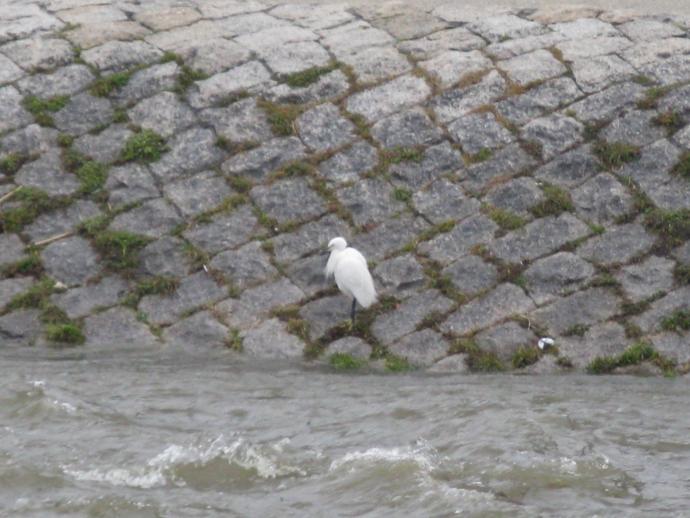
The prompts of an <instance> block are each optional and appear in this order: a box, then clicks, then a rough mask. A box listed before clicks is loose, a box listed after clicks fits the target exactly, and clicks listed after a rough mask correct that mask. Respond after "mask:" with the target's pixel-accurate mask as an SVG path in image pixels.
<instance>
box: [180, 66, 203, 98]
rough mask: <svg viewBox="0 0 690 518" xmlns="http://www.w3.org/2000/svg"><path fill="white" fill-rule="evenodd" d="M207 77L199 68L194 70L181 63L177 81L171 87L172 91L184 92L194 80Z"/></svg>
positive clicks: (201, 79)
mask: <svg viewBox="0 0 690 518" xmlns="http://www.w3.org/2000/svg"><path fill="white" fill-rule="evenodd" d="M204 79H208V74H207V73H205V72H202V71H201V70H194V69H193V68H191V67H188V66H187V65H182V66H181V67H180V72H179V73H178V75H177V83H176V84H175V87H174V88H173V91H174V92H175V93H176V94H178V95H182V94H184V93H185V92H186V91H187V89H188V88H189V87H190V86H192V84H194V82H195V81H203V80H204Z"/></svg>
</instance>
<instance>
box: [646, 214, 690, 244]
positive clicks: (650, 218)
mask: <svg viewBox="0 0 690 518" xmlns="http://www.w3.org/2000/svg"><path fill="white" fill-rule="evenodd" d="M644 223H645V225H646V227H647V228H648V229H649V230H651V231H652V232H654V233H656V234H657V235H658V236H659V239H660V240H661V248H662V249H663V251H667V250H671V249H672V248H675V247H676V246H679V245H681V244H683V243H684V242H685V241H688V240H690V209H681V210H676V211H665V210H662V209H652V210H649V211H647V213H646V214H645V218H644Z"/></svg>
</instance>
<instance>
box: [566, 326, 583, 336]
mask: <svg viewBox="0 0 690 518" xmlns="http://www.w3.org/2000/svg"><path fill="white" fill-rule="evenodd" d="M588 329H589V326H586V325H584V324H575V325H574V326H570V327H569V328H568V329H566V330H565V331H563V333H561V334H562V335H563V336H584V334H585V333H586V332H587V330H588Z"/></svg>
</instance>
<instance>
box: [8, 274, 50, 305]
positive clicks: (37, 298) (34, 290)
mask: <svg viewBox="0 0 690 518" xmlns="http://www.w3.org/2000/svg"><path fill="white" fill-rule="evenodd" d="M54 287H55V281H54V280H53V279H51V278H49V277H43V278H42V279H41V280H40V281H38V282H37V283H36V284H34V285H32V286H31V287H30V288H29V289H28V290H27V291H25V292H24V293H20V294H18V295H15V296H14V297H13V298H12V300H11V301H10V303H9V304H8V305H7V307H8V309H10V310H13V309H25V308H38V307H40V306H41V304H42V303H43V301H44V300H45V299H47V298H48V297H49V296H50V295H51V294H52V293H53V288H54Z"/></svg>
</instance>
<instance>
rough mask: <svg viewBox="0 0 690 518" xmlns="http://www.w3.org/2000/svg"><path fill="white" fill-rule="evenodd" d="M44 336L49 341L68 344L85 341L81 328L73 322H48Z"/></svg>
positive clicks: (79, 343)
mask: <svg viewBox="0 0 690 518" xmlns="http://www.w3.org/2000/svg"><path fill="white" fill-rule="evenodd" d="M46 338H47V339H48V340H50V341H51V342H59V343H63V344H70V345H81V344H83V343H84V342H85V341H86V338H85V337H84V333H83V332H82V330H81V328H80V327H79V326H77V325H76V324H74V323H67V324H48V325H47V326H46Z"/></svg>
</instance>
